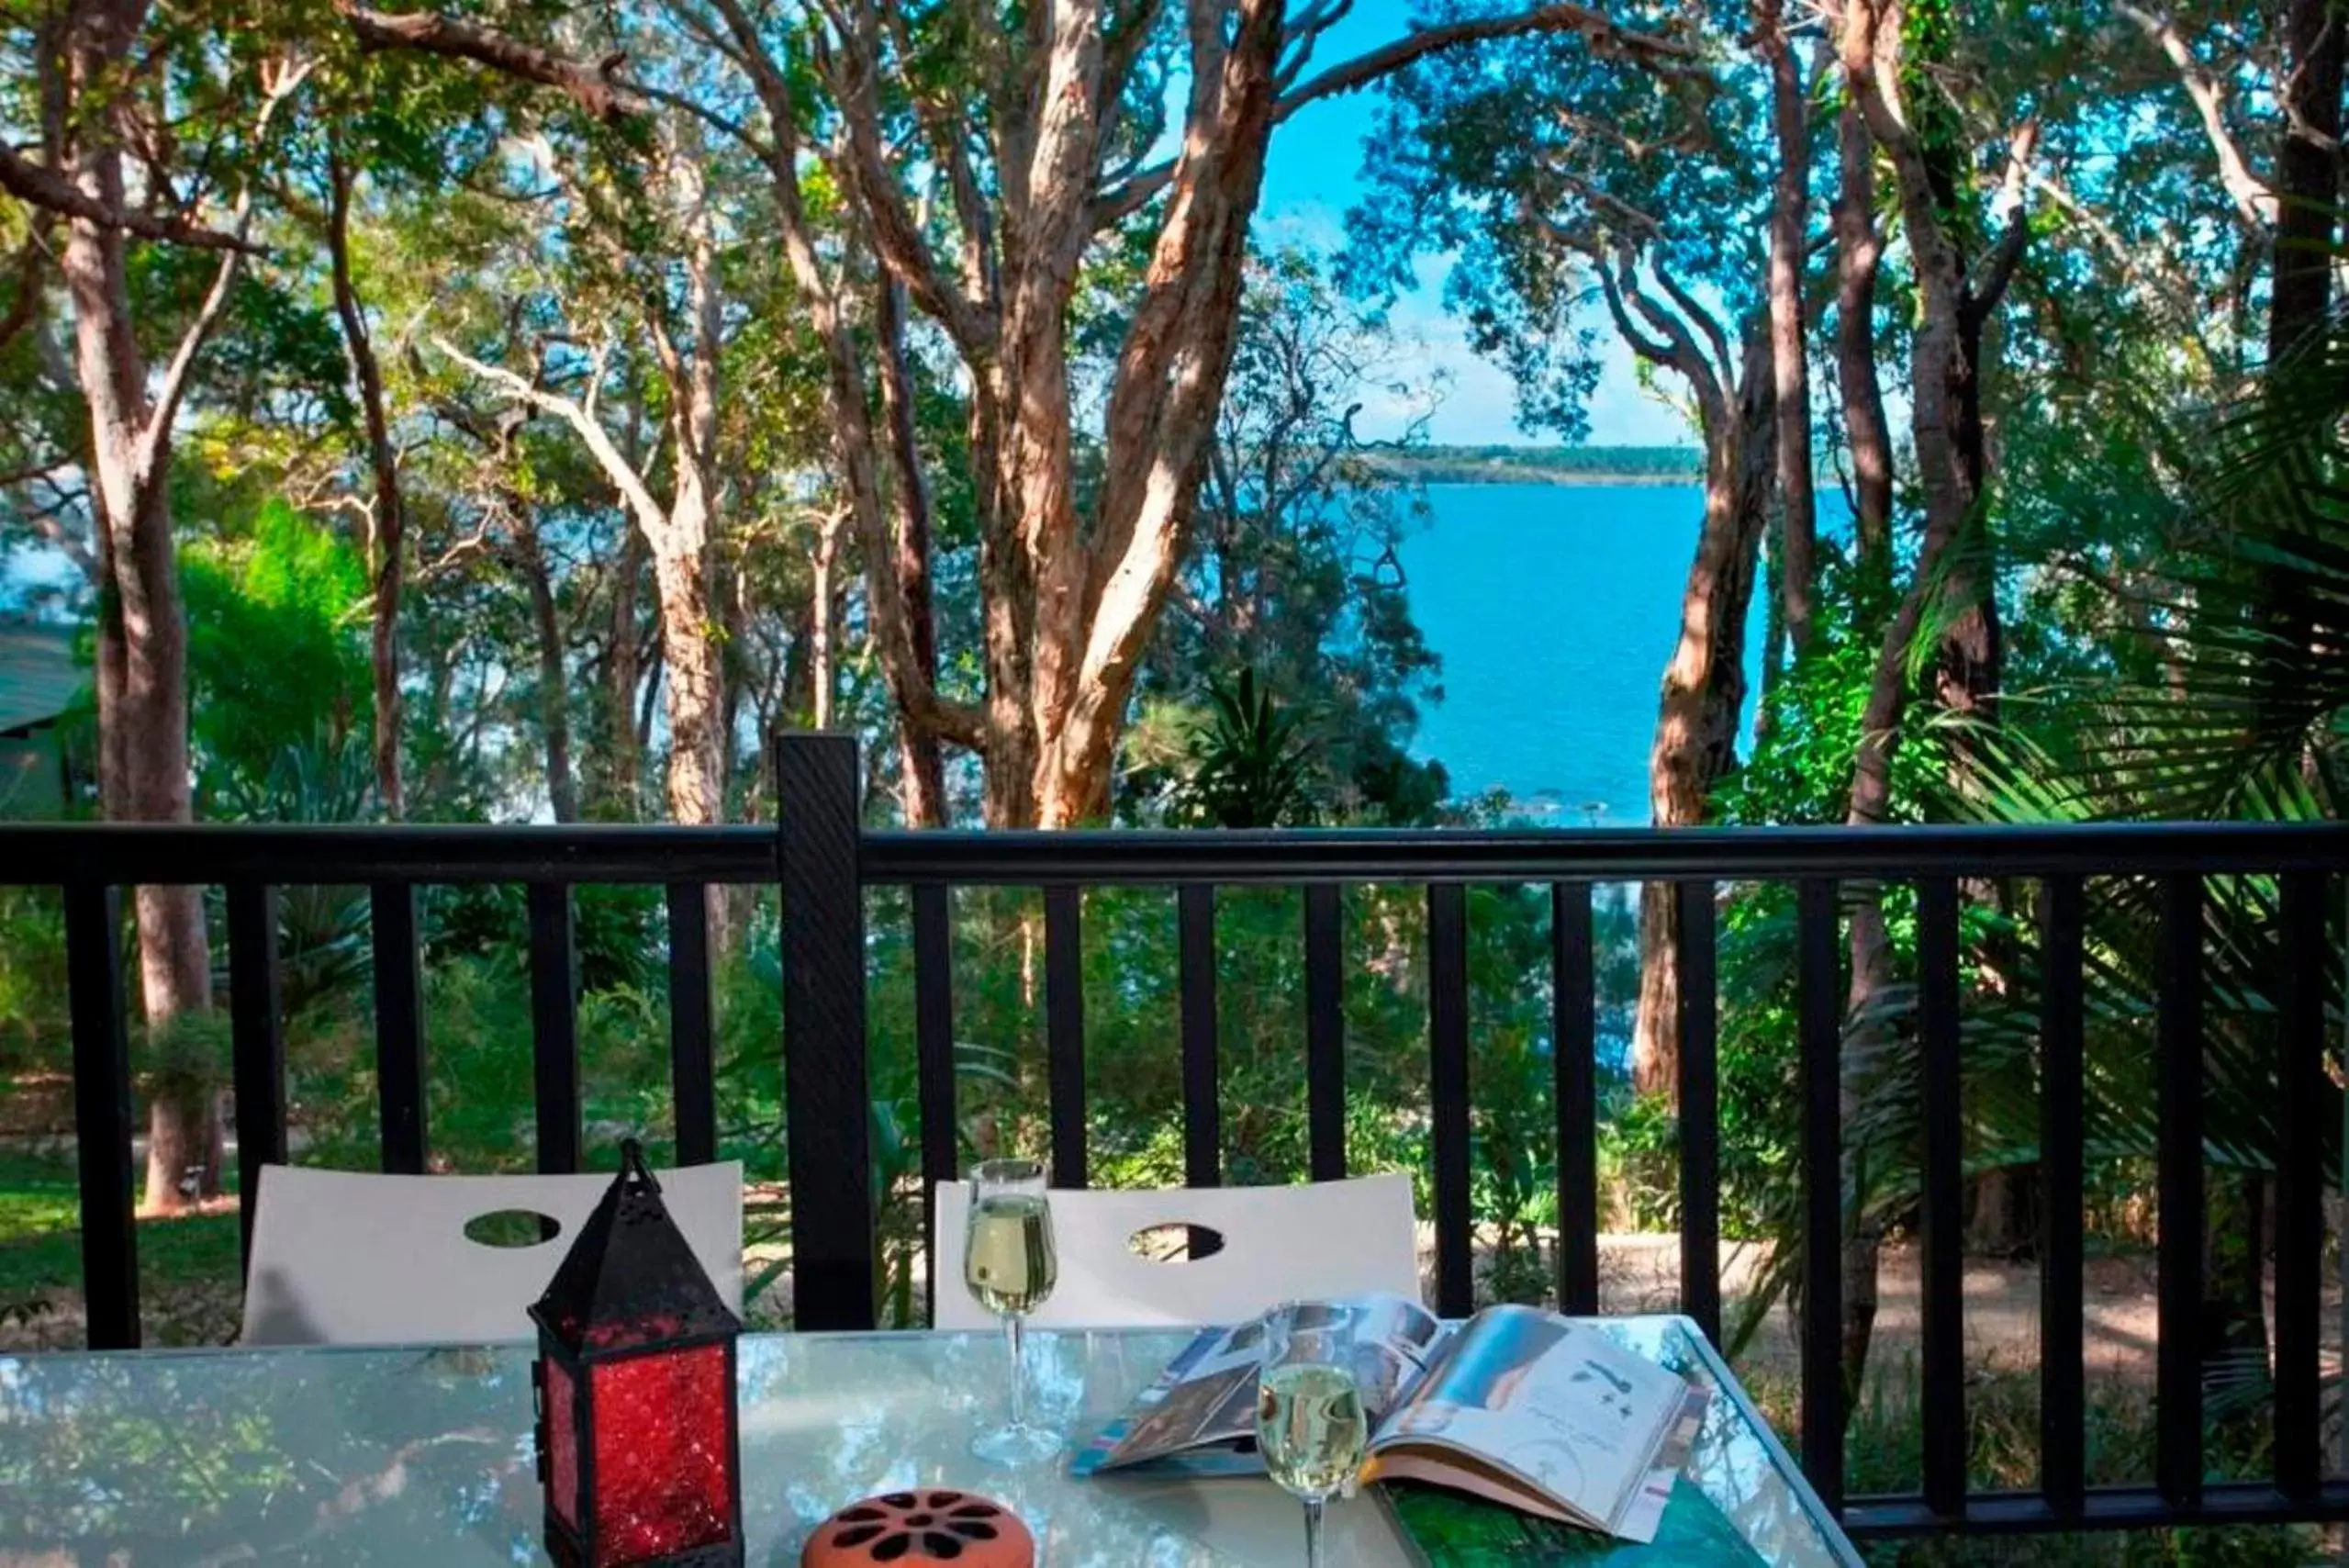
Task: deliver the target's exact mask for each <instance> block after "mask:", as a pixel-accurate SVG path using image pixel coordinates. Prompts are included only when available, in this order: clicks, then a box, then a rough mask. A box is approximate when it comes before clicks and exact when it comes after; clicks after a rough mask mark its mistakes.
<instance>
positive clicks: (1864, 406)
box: [1832, 95, 1893, 585]
mask: <svg viewBox="0 0 2349 1568" xmlns="http://www.w3.org/2000/svg"><path fill="white" fill-rule="evenodd" d="M1836 129H1837V137H1836V169H1837V176H1838V178H1837V192H1836V199H1835V206H1834V210H1833V214H1832V217H1833V219H1834V226H1835V263H1836V264H1835V374H1836V388H1837V390H1838V392H1839V393H1840V395H1841V397H1842V402H1843V427H1844V440H1845V442H1846V444H1847V445H1848V447H1849V448H1850V451H1851V501H1852V508H1851V510H1852V533H1853V536H1854V539H1855V541H1856V543H1857V545H1858V554H1859V562H1860V569H1861V573H1862V577H1865V578H1866V579H1867V580H1869V581H1871V582H1873V583H1876V584H1879V585H1882V584H1889V583H1890V582H1891V581H1892V571H1893V565H1892V427H1891V425H1890V424H1889V423H1888V422H1887V421H1886V420H1885V395H1884V387H1883V386H1882V384H1881V383H1880V382H1879V381H1878V380H1877V377H1876V336H1875V311H1876V269H1877V266H1878V264H1879V263H1880V262H1881V261H1882V259H1883V256H1884V237H1883V236H1882V235H1880V234H1878V233H1877V232H1876V222H1875V206H1876V192H1875V184H1876V179H1875V142H1874V138H1872V137H1871V136H1869V134H1868V124H1867V121H1866V120H1865V119H1864V118H1862V116H1861V114H1860V108H1859V106H1858V104H1856V103H1854V102H1852V101H1851V98H1850V96H1849V95H1846V97H1845V100H1844V105H1843V110H1842V113H1841V114H1840V116H1839V117H1838V118H1837V122H1836Z"/></svg>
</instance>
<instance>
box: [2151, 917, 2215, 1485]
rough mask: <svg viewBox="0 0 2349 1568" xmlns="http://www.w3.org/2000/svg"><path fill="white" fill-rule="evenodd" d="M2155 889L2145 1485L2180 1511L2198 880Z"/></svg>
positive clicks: (2196, 1072)
mask: <svg viewBox="0 0 2349 1568" xmlns="http://www.w3.org/2000/svg"><path fill="white" fill-rule="evenodd" d="M2159 889H2160V893H2161V903H2160V908H2161V936H2160V940H2159V945H2158V951H2159V953H2160V955H2161V963H2160V967H2159V973H2160V977H2161V978H2160V986H2161V994H2160V997H2159V1001H2158V1013H2157V1016H2156V1024H2155V1034H2156V1036H2157V1038H2156V1044H2155V1049H2156V1052H2157V1056H2158V1061H2157V1068H2158V1070H2159V1072H2160V1075H2161V1083H2160V1088H2159V1091H2158V1094H2159V1106H2158V1110H2157V1112H2156V1115H2157V1119H2158V1121H2159V1124H2160V1130H2159V1134H2158V1140H2159V1157H2158V1167H2159V1169H2158V1171H2157V1180H2158V1183H2159V1187H2160V1196H2159V1204H2160V1207H2159V1214H2160V1220H2161V1235H2160V1238H2159V1239H2158V1242H2157V1244H2156V1245H2157V1248H2158V1251H2157V1253H2156V1257H2157V1260H2158V1274H2157V1277H2156V1280H2155V1285H2154V1291H2155V1300H2154V1316H2155V1321H2156V1323H2157V1324H2158V1338H2157V1339H2156V1341H2155V1344H2154V1350H2153V1421H2154V1449H2153V1480H2154V1484H2155V1485H2157V1486H2158V1487H2159V1488H2160V1490H2161V1495H2162V1501H2164V1503H2167V1504H2168V1505H2169V1506H2171V1507H2173V1508H2190V1507H2194V1506H2198V1505H2199V1504H2200V1503H2201V1501H2202V1346H2201V1342H2200V1336H2199V1334H2198V1332H2197V1326H2196V1319H2197V1317H2198V1315H2199V1313H2200V1310H2201V1305H2202V1247H2203V1238H2204V1231H2205V1229H2206V1228H2207V1227H2206V1220H2205V1215H2204V1213H2203V1204H2204V1201H2205V1200H2204V1187H2203V1178H2202V879H2201V878H2199V877H2198V876H2196V875H2194V874H2193V873H2192V872H2188V871H2179V872H2173V873H2171V874H2170V875H2168V876H2165V877H2164V878H2162V879H2161V881H2160V884H2159Z"/></svg>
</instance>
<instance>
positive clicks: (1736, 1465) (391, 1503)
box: [0, 1317, 1859, 1568]
mask: <svg viewBox="0 0 2349 1568" xmlns="http://www.w3.org/2000/svg"><path fill="white" fill-rule="evenodd" d="M1602 1326H1603V1327H1605V1328H1606V1330H1607V1331H1608V1332H1609V1333H1611V1334H1613V1335H1615V1336H1616V1338H1618V1339H1620V1340H1622V1341H1623V1342H1624V1343H1626V1344H1627V1345H1628V1346H1629V1347H1630V1348H1632V1349H1634V1350H1639V1352H1641V1353H1643V1354H1646V1355H1649V1356H1650V1357H1653V1358H1655V1359H1657V1360H1660V1361H1663V1362H1664V1363H1665V1364H1667V1365H1670V1366H1673V1367H1675V1368H1676V1369H1678V1370H1680V1371H1682V1372H1684V1373H1685V1374H1686V1375H1688V1376H1689V1377H1691V1378H1693V1379H1695V1381H1697V1382H1699V1383H1705V1384H1706V1385H1708V1386H1711V1387H1713V1388H1714V1389H1715V1390H1716V1397H1715V1399H1714V1400H1713V1403H1712V1407H1711V1411H1710V1413H1709V1414H1708V1416H1707V1417H1706V1423H1705V1428H1704V1431H1703V1433H1702V1435H1701V1436H1700V1438H1699V1439H1698V1441H1697V1445H1696V1449H1695V1453H1694V1455H1693V1456H1692V1458H1691V1460H1690V1465H1689V1473H1690V1475H1691V1476H1692V1477H1693V1478H1694V1479H1695V1481H1696V1482H1697V1483H1698V1484H1700V1485H1702V1486H1703V1488H1704V1489H1705V1491H1706V1494H1707V1495H1710V1496H1711V1497H1712V1499H1713V1500H1714V1501H1715V1502H1716V1503H1717V1504H1719V1505H1720V1506H1721V1507H1722V1509H1723V1511H1724V1512H1725V1513H1727V1514H1728V1516H1729V1518H1731V1519H1733V1520H1735V1521H1736V1523H1737V1525H1738V1526H1739V1529H1741V1530H1742V1531H1743V1532H1744V1534H1745V1536H1746V1539H1747V1540H1749V1541H1751V1543H1752V1544H1753V1546H1754V1547H1755V1549H1756V1550H1757V1551H1759V1552H1760V1553H1761V1555H1762V1558H1763V1559H1764V1560H1765V1561H1767V1562H1773V1563H1783V1564H1789V1565H1794V1568H1808V1565H1811V1564H1850V1563H1856V1562H1858V1561H1859V1560H1858V1558H1857V1557H1856V1556H1854V1555H1853V1553H1852V1551H1851V1547H1850V1546H1849V1545H1848V1544H1847V1543H1846V1542H1844V1540H1842V1538H1841V1537H1840V1534H1839V1533H1838V1532H1837V1531H1836V1529H1835V1528H1834V1526H1833V1525H1832V1524H1831V1523H1829V1522H1828V1519H1827V1516H1826V1514H1825V1511H1824V1510H1823V1509H1822V1508H1821V1507H1820V1506H1819V1504H1818V1499H1817V1498H1816V1497H1815V1496H1814V1495H1812V1493H1811V1491H1810V1489H1809V1487H1808V1486H1806V1485H1805V1484H1803V1482H1802V1480H1801V1477H1800V1476H1799V1475H1798V1474H1797V1473H1796V1472H1795V1467H1794V1465H1793V1464H1792V1463H1791V1462H1790V1461H1789V1460H1788V1459H1787V1456H1786V1453H1785V1450H1784V1449H1783V1448H1782V1447H1781V1446H1780V1444H1779V1443H1778V1441H1777V1439H1775V1438H1774V1437H1773V1436H1772V1435H1771V1434H1770V1432H1769V1430H1768V1428H1767V1427H1765V1426H1764V1425H1763V1424H1762V1421H1761V1420H1760V1418H1759V1417H1756V1416H1755V1415H1754V1414H1753V1412H1752V1408H1751V1404H1750V1403H1749V1402H1748V1400H1747V1399H1746V1397H1745V1395H1744V1394H1743V1391H1742V1390H1740V1389H1739V1388H1738V1387H1737V1385H1736V1383H1735V1382H1734V1380H1731V1379H1730V1378H1729V1377H1728V1372H1726V1370H1725V1369H1723V1368H1722V1366H1721V1364H1720V1362H1719V1361H1718V1359H1717V1357H1716V1356H1714V1354H1713V1353H1712V1351H1711V1350H1710V1349H1709V1347H1707V1346H1706V1345H1705V1344H1704V1342H1703V1340H1702V1338H1701V1337H1699V1336H1698V1335H1697V1333H1696V1332H1695V1328H1694V1327H1692V1326H1690V1325H1689V1324H1688V1323H1687V1322H1686V1321H1685V1320H1684V1319H1682V1318H1677V1317H1637V1318H1614V1319H1607V1320H1605V1322H1604V1324H1603V1325H1602ZM1187 1338H1189V1337H1188V1336H1187V1335H1186V1334H1183V1333H1181V1332H1173V1333H1169V1332H1166V1331H1163V1330H1151V1331H1112V1332H1093V1333H1081V1334H1080V1333H1062V1334H1052V1333H1042V1332H1039V1333H1035V1334H1032V1335H1031V1336H1030V1337H1029V1356H1030V1363H1031V1368H1032V1376H1033V1379H1034V1397H1033V1399H1032V1401H1031V1410H1032V1413H1033V1414H1034V1415H1035V1417H1036V1418H1038V1419H1042V1420H1046V1421H1049V1422H1051V1423H1052V1424H1054V1425H1057V1426H1058V1427H1060V1428H1062V1429H1064V1430H1066V1431H1067V1432H1068V1433H1069V1434H1070V1435H1071V1439H1072V1444H1073V1443H1074V1442H1076V1441H1080V1440H1081V1439H1083V1438H1085V1437H1088V1436H1090V1435H1091V1433H1092V1432H1093V1431H1094V1430H1095V1429H1096V1428H1098V1427H1099V1426H1100V1425H1101V1424H1102V1423H1103V1422H1105V1421H1107V1420H1108V1419H1110V1418H1111V1417H1113V1416H1115V1415H1116V1414H1118V1413H1119V1412H1120V1411H1122V1410H1123V1409H1124V1407H1125V1406H1126V1405H1127V1403H1128V1402H1129V1401H1130V1400H1131V1399H1132V1398H1133V1396H1134V1395H1135V1394H1136V1393H1138V1392H1139V1391H1140V1390H1141V1389H1143V1388H1144V1387H1145V1386H1147V1384H1148V1383H1149V1382H1150V1380H1151V1379H1152V1378H1153V1377H1155V1376H1156V1375H1157V1374H1158V1371H1159V1369H1160V1368H1161V1367H1162V1366H1164V1365H1165V1363H1166V1361H1168V1360H1169V1358H1170V1357H1171V1356H1172V1355H1173V1354H1174V1352H1175V1351H1176V1350H1180V1348H1181V1347H1182V1345H1183V1344H1184V1343H1185V1341H1186V1340H1187ZM530 1361H531V1348H530V1347H528V1346H520V1345H516V1346H499V1347H495V1348H491V1349H370V1350H341V1349H337V1350H198V1351H149V1352H132V1353H126V1354H112V1355H78V1354H44V1355H37V1356H25V1357H15V1358H8V1357H0V1562H10V1561H23V1560H25V1558H27V1557H28V1558H30V1559H31V1560H32V1561H36V1562H39V1561H47V1560H49V1559H48V1558H47V1557H46V1556H45V1555H44V1554H46V1553H50V1552H58V1553H62V1555H61V1556H60V1557H59V1558H58V1559H57V1560H58V1561H64V1562H73V1561H77V1560H78V1561H81V1562H99V1561H104V1562H108V1563H109V1564H117V1565H121V1568H150V1565H154V1564H172V1565H173V1568H215V1565H219V1568H225V1565H227V1564H229V1563H238V1562H273V1563H274V1562H319V1563H325V1562H333V1563H337V1564H386V1565H391V1564H397V1565H399V1568H415V1565H417V1564H428V1565H430V1568H470V1565H473V1564H488V1563H516V1564H523V1563H536V1562H544V1561H545V1558H544V1556H543V1553H542V1552H541V1551H540V1548H539V1545H538V1540H539V1533H540V1509H541V1501H540V1492H539V1485H538V1482H537V1478H536V1475H535V1471H534V1464H533V1459H532V1449H531V1382H530ZM739 1363H740V1394H741V1401H742V1403H741V1427H742V1449H743V1452H742V1467H743V1513H744V1529H745V1532H746V1535H747V1538H748V1544H749V1551H748V1552H747V1554H746V1559H745V1560H746V1561H747V1562H750V1563H754V1564H758V1565H761V1568H792V1565H794V1564H796V1563H797V1562H799V1551H800V1543H801V1542H802V1541H803V1540H805V1539H806V1537H807V1536H808V1534H809V1533H810V1532H811V1530H812V1529H814V1528H815V1526H816V1525H817V1524H818V1523H820V1522H821V1521H822V1519H823V1518H825V1517H826V1516H828V1515H829V1514H831V1513H832V1512H833V1510H834V1509H836V1508H838V1507H840V1506H842V1505H844V1504H845V1503H848V1502H850V1501H852V1500H854V1499H856V1498H857V1497H861V1496H865V1495H869V1494H871V1493H875V1492H885V1491H897V1490H902V1489H905V1488H909V1487H913V1486H950V1487H955V1488H958V1489H965V1490H969V1491H974V1492H979V1493H982V1494H985V1495H990V1496H993V1497H995V1498H998V1499H1000V1500H1001V1501H1002V1502H1004V1503H1006V1504H1008V1505H1010V1506H1012V1508H1013V1509H1015V1510H1016V1511H1017V1512H1018V1513H1019V1514H1020V1515H1021V1516H1022V1517H1023V1518H1025V1519H1026V1520H1027V1522H1028V1525H1029V1527H1030V1528H1031V1529H1033V1530H1034V1531H1035V1536H1036V1540H1037V1541H1038V1543H1039V1547H1040V1551H1039V1554H1038V1562H1039V1563H1040V1564H1051V1565H1054V1568H1083V1565H1090V1564H1100V1565H1101V1568H1129V1565H1135V1564H1139V1565H1144V1568H1194V1565H1196V1568H1211V1565H1221V1564H1242V1563H1247V1564H1263V1565H1267V1568H1290V1565H1292V1564H1294V1563H1298V1562H1302V1561H1303V1529H1302V1526H1301V1524H1300V1522H1299V1509H1298V1507H1297V1505H1296V1504H1295V1503H1294V1502H1293V1501H1292V1499H1290V1498H1289V1497H1287V1496H1286V1495H1283V1494H1281V1493H1280V1492H1278V1491H1277V1490H1275V1489H1274V1488H1273V1487H1272V1485H1271V1484H1270V1483H1269V1482H1263V1481H1255V1480H1235V1479H1219V1480H1173V1479H1165V1480H1149V1479H1143V1478H1135V1477H1128V1478H1098V1479H1094V1480H1090V1481H1079V1480H1074V1479H1072V1478H1070V1477H1069V1476H1068V1475H1067V1474H1066V1473H1065V1465H1066V1462H1065V1459H1064V1460H1063V1461H1062V1462H1060V1463H1057V1464H1054V1465H1050V1466H1042V1467H1037V1468H1035V1469H1031V1470H1027V1471H1017V1472H1014V1471H1004V1470H999V1469H995V1468H993V1467H991V1466H989V1465H987V1464H985V1463H984V1462H980V1461H979V1460H976V1459H973V1458H972V1457H971V1456H970V1454H969V1452H968V1444H969V1441H970V1439H971V1436H972V1434H973V1433H974V1432H976V1431H978V1430H979V1429H980V1428H983V1427H985V1426H987V1425H989V1424H990V1423H991V1422H993V1421H995V1420H997V1419H999V1418H1000V1417H1001V1410H1002V1401H1003V1398H1004V1386H1003V1384H1004V1377H1005V1374H1006V1367H1005V1353H1004V1348H1003V1344H1002V1341H1001V1338H1000V1337H997V1336H994V1335H957V1334H857V1335H824V1334H800V1335H789V1334H777V1335H746V1336H744V1338H743V1340H742V1343H741V1347H740V1350H739ZM1330 1532H1331V1533H1330V1547H1331V1549H1332V1550H1331V1561H1332V1562H1340V1563H1347V1564H1359V1565H1361V1568H1404V1564H1407V1563H1408V1562H1410V1554H1409V1553H1408V1552H1407V1551H1405V1549H1404V1546H1403V1544H1402V1542H1401V1541H1400V1540H1399V1539H1397V1537H1396V1535H1395V1533H1394V1530H1393V1526H1392V1525H1391V1524H1390V1523H1389V1521H1388V1518H1387V1516H1386V1514H1385V1513H1384V1511H1383V1510H1382V1509H1381V1507H1380V1506H1378V1504H1377V1503H1376V1502H1375V1501H1374V1500H1372V1499H1371V1498H1370V1497H1368V1496H1365V1497H1362V1498H1358V1499H1355V1500H1353V1501H1350V1502H1345V1503H1340V1504H1337V1505H1336V1506H1333V1508H1332V1510H1331V1515H1330ZM20 1553H21V1554H23V1555H22V1556H19V1555H18V1554H20Z"/></svg>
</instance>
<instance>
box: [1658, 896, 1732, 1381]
mask: <svg viewBox="0 0 2349 1568" xmlns="http://www.w3.org/2000/svg"><path fill="white" fill-rule="evenodd" d="M1650 891H1651V892H1652V891H1653V890H1650ZM1665 896H1666V897H1669V898H1673V899H1677V900H1678V901H1679V911H1680V947H1679V958H1678V960H1677V961H1678V963H1679V965H1680V1309H1681V1311H1683V1312H1684V1313H1686V1314H1687V1315H1688V1316H1690V1317H1692V1318H1695V1320H1696V1326H1697V1327H1699V1328H1702V1329H1703V1330H1705V1337H1706V1338H1707V1339H1710V1340H1712V1341H1713V1343H1714V1344H1716V1345H1718V1344H1719V1343H1720V1342H1721V1071H1720V1055H1719V1040H1720V1023H1721V1014H1720V1002H1719V998H1718V995H1717V953H1716V948H1715V936H1716V932H1715V929H1714V911H1713V898H1714V886H1713V883H1712V881H1711V879H1692V880H1685V881H1680V882H1675V883H1673V884H1672V885H1671V886H1670V887H1669V888H1668V889H1667V890H1665Z"/></svg>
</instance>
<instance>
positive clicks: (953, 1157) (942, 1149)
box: [913, 882, 961, 1304]
mask: <svg viewBox="0 0 2349 1568" xmlns="http://www.w3.org/2000/svg"><path fill="white" fill-rule="evenodd" d="M953 913H954V895H953V894H952V893H951V892H949V891H948V890H947V889H946V887H945V884H944V883H941V882H922V883H918V884H916V885H915V887H914V889H913V1054H914V1075H915V1083H916V1087H915V1097H916V1098H917V1100H918V1101H919V1102H920V1104H921V1108H922V1234H923V1237H925V1238H930V1237H935V1236H936V1235H937V1233H938V1183H939V1182H951V1181H953V1180H954V1179H955V1178H956V1174H957V1173H958V1172H957V1170H956V1167H957V1166H958V1165H959V1164H960V1163H961V1161H960V1159H959V1158H958V1155H959V1153H960V1139H959V1137H958V1136H957V1135H958V1127H957V1124H956V1111H955V989H954V988H955V953H954V925H953ZM922 1252H923V1258H924V1260H925V1266H926V1267H927V1268H928V1269H929V1271H930V1274H929V1284H930V1294H929V1299H930V1301H931V1302H932V1303H933V1304H935V1303H936V1301H937V1299H938V1249H937V1248H936V1247H935V1246H934V1245H931V1244H929V1243H927V1242H926V1241H925V1243H924V1245H923V1249H922Z"/></svg>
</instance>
